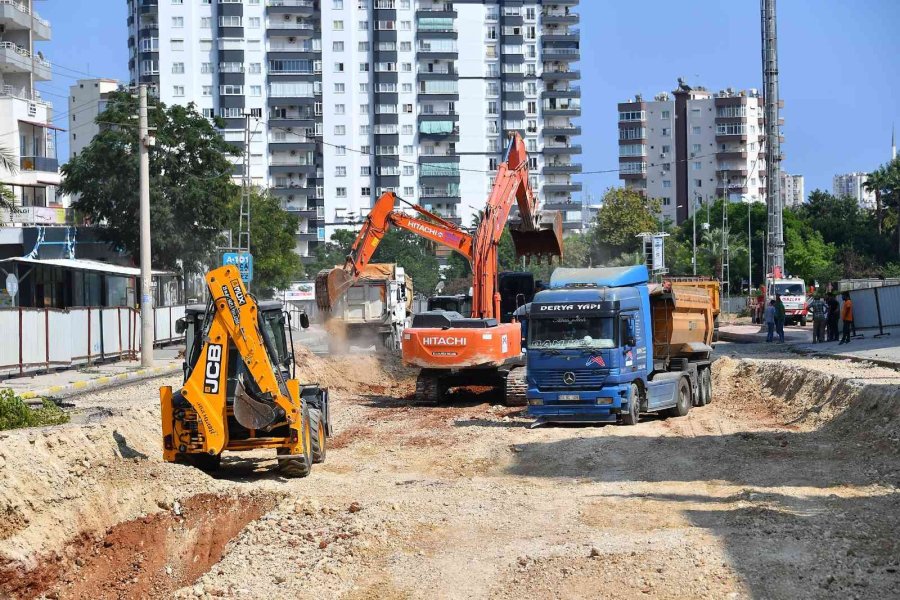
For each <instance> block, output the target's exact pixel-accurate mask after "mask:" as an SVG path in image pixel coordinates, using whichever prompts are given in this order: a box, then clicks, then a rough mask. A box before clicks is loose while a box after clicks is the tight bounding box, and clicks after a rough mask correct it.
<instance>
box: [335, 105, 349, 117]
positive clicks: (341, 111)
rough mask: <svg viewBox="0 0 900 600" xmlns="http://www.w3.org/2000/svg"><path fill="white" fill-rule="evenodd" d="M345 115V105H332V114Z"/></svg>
mask: <svg viewBox="0 0 900 600" xmlns="http://www.w3.org/2000/svg"><path fill="white" fill-rule="evenodd" d="M346 113H347V105H346V104H335V105H334V114H336V115H343V114H346Z"/></svg>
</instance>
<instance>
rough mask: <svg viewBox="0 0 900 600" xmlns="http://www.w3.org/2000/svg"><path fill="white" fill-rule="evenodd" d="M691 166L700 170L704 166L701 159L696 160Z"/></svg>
mask: <svg viewBox="0 0 900 600" xmlns="http://www.w3.org/2000/svg"><path fill="white" fill-rule="evenodd" d="M691 168H692V169H693V170H695V171H699V170H700V169H701V168H703V163H701V162H700V161H696V162H694V163H693V164H692V165H691Z"/></svg>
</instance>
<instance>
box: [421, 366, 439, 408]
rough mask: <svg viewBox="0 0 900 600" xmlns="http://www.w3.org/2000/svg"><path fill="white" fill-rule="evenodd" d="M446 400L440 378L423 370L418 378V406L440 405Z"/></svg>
mask: <svg viewBox="0 0 900 600" xmlns="http://www.w3.org/2000/svg"><path fill="white" fill-rule="evenodd" d="M443 399H444V389H443V386H442V384H441V379H440V376H439V375H437V374H436V373H434V372H432V371H429V370H428V369H423V370H421V371H419V375H418V377H416V402H417V403H418V404H431V405H434V404H438V403H439V402H440V401H441V400H443Z"/></svg>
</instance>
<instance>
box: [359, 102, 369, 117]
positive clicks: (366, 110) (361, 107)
mask: <svg viewBox="0 0 900 600" xmlns="http://www.w3.org/2000/svg"><path fill="white" fill-rule="evenodd" d="M359 114H361V115H367V114H369V105H368V104H360V105H359Z"/></svg>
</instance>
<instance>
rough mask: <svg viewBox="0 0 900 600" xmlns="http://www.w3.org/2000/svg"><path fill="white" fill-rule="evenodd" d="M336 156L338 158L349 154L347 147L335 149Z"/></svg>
mask: <svg viewBox="0 0 900 600" xmlns="http://www.w3.org/2000/svg"><path fill="white" fill-rule="evenodd" d="M334 154H335V155H336V156H344V155H345V154H347V146H338V147H336V148H335V149H334Z"/></svg>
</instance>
